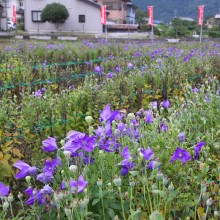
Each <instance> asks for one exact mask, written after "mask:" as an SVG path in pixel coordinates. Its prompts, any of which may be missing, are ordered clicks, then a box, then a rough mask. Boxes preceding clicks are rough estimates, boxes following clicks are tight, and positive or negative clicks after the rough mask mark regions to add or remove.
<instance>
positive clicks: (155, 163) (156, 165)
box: [147, 159, 161, 170]
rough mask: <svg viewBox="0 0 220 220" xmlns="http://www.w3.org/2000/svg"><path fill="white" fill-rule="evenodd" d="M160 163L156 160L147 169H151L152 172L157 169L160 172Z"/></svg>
mask: <svg viewBox="0 0 220 220" xmlns="http://www.w3.org/2000/svg"><path fill="white" fill-rule="evenodd" d="M160 164H161V163H160V162H159V161H157V160H156V159H153V160H151V161H150V162H149V163H148V165H147V167H148V168H149V169H150V170H155V169H157V170H159V169H160Z"/></svg>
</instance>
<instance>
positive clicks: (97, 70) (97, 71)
mask: <svg viewBox="0 0 220 220" xmlns="http://www.w3.org/2000/svg"><path fill="white" fill-rule="evenodd" d="M101 71H102V68H101V67H100V66H95V67H94V72H95V73H100V72H101Z"/></svg>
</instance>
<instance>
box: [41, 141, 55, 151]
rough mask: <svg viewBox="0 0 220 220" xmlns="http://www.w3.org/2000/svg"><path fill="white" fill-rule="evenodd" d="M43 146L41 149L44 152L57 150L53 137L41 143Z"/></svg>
mask: <svg viewBox="0 0 220 220" xmlns="http://www.w3.org/2000/svg"><path fill="white" fill-rule="evenodd" d="M42 144H43V146H41V149H42V150H43V151H45V152H52V151H55V150H57V143H56V139H55V138H53V137H48V138H47V139H46V140H44V141H42Z"/></svg>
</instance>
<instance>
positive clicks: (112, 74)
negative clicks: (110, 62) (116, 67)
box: [106, 72, 114, 79]
mask: <svg viewBox="0 0 220 220" xmlns="http://www.w3.org/2000/svg"><path fill="white" fill-rule="evenodd" d="M113 76H114V73H112V72H110V73H108V74H107V76H106V78H109V79H110V78H112V77H113Z"/></svg>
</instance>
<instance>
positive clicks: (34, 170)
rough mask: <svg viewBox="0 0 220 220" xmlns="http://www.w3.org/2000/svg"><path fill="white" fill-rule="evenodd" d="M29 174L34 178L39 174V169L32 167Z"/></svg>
mask: <svg viewBox="0 0 220 220" xmlns="http://www.w3.org/2000/svg"><path fill="white" fill-rule="evenodd" d="M28 173H29V174H30V176H34V175H35V174H36V173H37V168H36V167H30V168H29V169H28Z"/></svg>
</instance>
